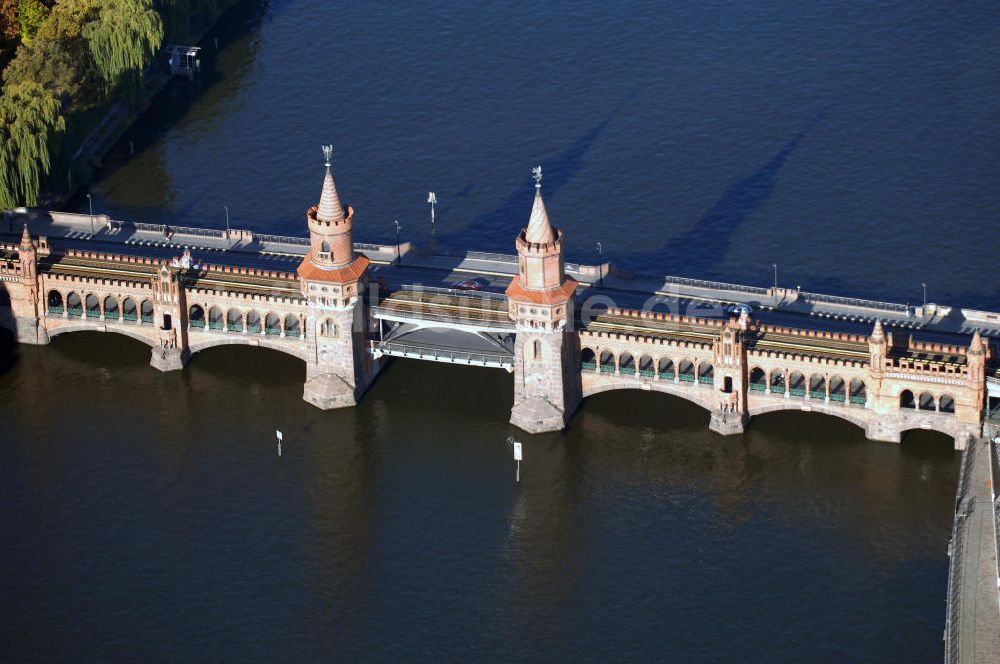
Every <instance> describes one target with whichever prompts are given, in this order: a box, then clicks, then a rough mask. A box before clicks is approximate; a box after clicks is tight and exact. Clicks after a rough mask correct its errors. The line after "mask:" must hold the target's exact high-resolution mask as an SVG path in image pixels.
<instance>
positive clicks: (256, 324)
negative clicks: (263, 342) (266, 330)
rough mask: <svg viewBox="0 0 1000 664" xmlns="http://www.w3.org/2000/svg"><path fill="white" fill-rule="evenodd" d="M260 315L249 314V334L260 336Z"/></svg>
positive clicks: (252, 312) (255, 313)
mask: <svg viewBox="0 0 1000 664" xmlns="http://www.w3.org/2000/svg"><path fill="white" fill-rule="evenodd" d="M260 330H261V326H260V314H259V313H257V312H256V311H250V312H249V313H247V332H249V333H250V334H260Z"/></svg>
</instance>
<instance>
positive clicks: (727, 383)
mask: <svg viewBox="0 0 1000 664" xmlns="http://www.w3.org/2000/svg"><path fill="white" fill-rule="evenodd" d="M722 391H723V392H725V393H726V394H732V393H733V378H732V376H726V378H725V380H723V381H722Z"/></svg>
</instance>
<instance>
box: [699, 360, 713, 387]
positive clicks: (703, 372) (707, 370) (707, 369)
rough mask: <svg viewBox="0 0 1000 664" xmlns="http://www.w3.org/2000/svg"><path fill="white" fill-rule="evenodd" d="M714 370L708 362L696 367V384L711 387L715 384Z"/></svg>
mask: <svg viewBox="0 0 1000 664" xmlns="http://www.w3.org/2000/svg"><path fill="white" fill-rule="evenodd" d="M714 372H715V368H714V367H713V366H712V365H711V364H710V363H708V362H702V363H700V364H699V365H698V383H699V384H700V385H711V384H712V383H714V382H715V373H714Z"/></svg>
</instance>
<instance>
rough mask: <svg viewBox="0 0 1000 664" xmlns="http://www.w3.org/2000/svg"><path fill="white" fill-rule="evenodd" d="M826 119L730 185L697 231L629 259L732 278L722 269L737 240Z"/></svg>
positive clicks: (816, 118) (818, 118) (818, 116)
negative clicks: (804, 143) (791, 160)
mask: <svg viewBox="0 0 1000 664" xmlns="http://www.w3.org/2000/svg"><path fill="white" fill-rule="evenodd" d="M825 117H826V111H825V110H824V111H820V112H818V113H816V115H815V116H814V117H813V118H812V120H810V122H809V124H808V126H806V128H805V129H803V130H801V131H800V132H798V133H797V134H795V135H794V136H793V137H792V138H791V139H789V140H788V141H787V142H785V144H784V145H782V146H781V148H780V149H779V150H778V151H777V152H776V153H775V154H774V155H773V156H772V157H771V158H770V159H768V160H767V161H766V162H764V163H763V164H762V165H761V166H760V167H758V168H757V169H756V170H755V171H753V172H752V173H751V174H750V175H747V176H745V177H742V178H739V179H738V180H736V181H735V182H733V183H732V184H730V185H729V187H727V188H726V190H725V191H724V192H723V193H722V196H721V197H720V198H719V200H718V201H717V202H716V203H715V204H714V205H713V206H712V207H711V208H709V209H708V211H707V212H705V214H704V216H702V218H701V219H700V220H699V221H698V223H697V224H695V226H694V227H693V228H691V229H690V230H688V231H685V232H684V233H682V234H680V235H678V236H675V237H672V238H669V239H667V240H666V241H665V242H664V243H663V244H662V245H661V246H660V248H659V249H656V250H653V251H649V252H638V253H631V254H628V255H627V257H626V260H627V261H628V262H629V263H633V264H638V265H642V266H654V265H655V266H659V265H684V266H685V270H684V273H685V276H693V277H712V278H720V279H732V278H733V275H731V274H726V273H724V272H720V271H719V269H718V266H719V264H720V263H721V262H722V260H723V259H724V258H725V256H726V253H727V252H728V251H729V248H730V247H731V246H732V242H733V237H734V236H735V235H736V233H737V232H738V231H739V230H740V228H741V227H742V226H743V225H744V224H745V223H746V221H747V220H748V219H749V218H750V217H751V216H752V215H753V213H754V212H755V211H756V210H757V209H758V208H760V206H761V205H763V204H764V203H765V202H766V201H767V199H768V198H770V196H771V194H772V193H774V190H775V188H776V187H777V184H778V176H779V175H780V173H781V169H782V168H783V167H784V166H785V164H786V163H787V162H788V160H789V158H791V156H792V153H793V152H795V150H796V149H797V148H798V147H799V145H800V144H801V142H802V141H803V139H805V137H806V135H807V134H808V133H809V132H811V131H812V130H813V129H814V128H815V126H816V125H817V124H818V123H819V122H821V121H822V120H823V119H824V118H825Z"/></svg>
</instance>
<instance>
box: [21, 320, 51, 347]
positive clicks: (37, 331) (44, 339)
mask: <svg viewBox="0 0 1000 664" xmlns="http://www.w3.org/2000/svg"><path fill="white" fill-rule="evenodd" d="M14 335H15V336H16V338H17V342H18V343H20V344H30V345H33V346H44V345H45V344H47V343H49V341H50V339H49V333H48V330H46V329H45V325H44V324H43V323H42V321H41V319H40V318H36V317H28V316H15V318H14Z"/></svg>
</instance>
